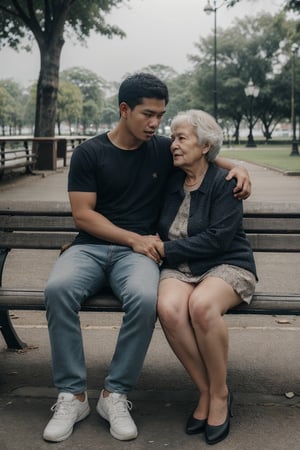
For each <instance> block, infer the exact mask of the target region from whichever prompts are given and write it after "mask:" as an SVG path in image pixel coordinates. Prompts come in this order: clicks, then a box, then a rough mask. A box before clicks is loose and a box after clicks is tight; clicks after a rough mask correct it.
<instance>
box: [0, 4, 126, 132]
mask: <svg viewBox="0 0 300 450" xmlns="http://www.w3.org/2000/svg"><path fill="white" fill-rule="evenodd" d="M125 1H126V0H86V1H85V2H84V4H83V2H80V1H79V0H31V1H28V0H14V1H13V2H10V1H2V0H1V1H0V48H1V47H3V46H6V45H7V46H10V47H12V48H14V49H18V48H20V47H21V46H22V43H23V41H25V43H26V44H27V42H28V41H29V42H30V40H32V39H35V40H36V42H37V45H38V47H39V50H40V56H41V67H40V75H39V80H38V83H37V90H38V92H37V96H36V99H37V104H36V117H35V136H53V135H54V131H55V121H56V106H57V95H58V80H59V66H60V55H61V50H62V47H63V45H64V42H65V39H66V37H68V38H69V37H70V36H71V35H72V34H74V35H75V36H76V37H77V38H78V39H79V40H81V41H84V40H85V38H87V37H88V36H89V35H90V33H91V31H95V32H96V33H100V34H102V35H105V36H107V37H109V38H111V37H113V36H115V35H117V36H119V37H124V36H125V34H124V32H123V31H122V30H120V29H119V28H118V27H116V26H112V25H109V24H107V23H106V21H105V15H106V14H107V13H109V12H110V10H111V9H112V8H113V7H116V6H118V5H120V4H122V3H124V2H125Z"/></svg>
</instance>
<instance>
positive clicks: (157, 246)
mask: <svg viewBox="0 0 300 450" xmlns="http://www.w3.org/2000/svg"><path fill="white" fill-rule="evenodd" d="M131 247H132V250H133V251H134V252H137V253H142V254H143V255H145V256H148V257H149V258H151V259H153V261H155V262H156V263H157V264H160V263H161V260H162V257H163V256H164V244H163V242H162V241H161V239H160V237H159V236H158V235H148V236H141V235H138V236H137V237H136V239H135V241H134V243H133V244H132V246H131Z"/></svg>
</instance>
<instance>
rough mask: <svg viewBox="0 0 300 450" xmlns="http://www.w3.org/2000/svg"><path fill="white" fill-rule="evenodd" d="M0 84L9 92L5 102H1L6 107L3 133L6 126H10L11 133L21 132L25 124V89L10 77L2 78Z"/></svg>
mask: <svg viewBox="0 0 300 450" xmlns="http://www.w3.org/2000/svg"><path fill="white" fill-rule="evenodd" d="M0 86H2V87H3V88H4V89H5V91H6V92H7V94H8V96H6V100H5V102H4V103H2V102H1V105H2V107H3V109H4V110H3V111H2V113H1V122H2V133H4V131H5V127H8V128H9V134H17V132H19V133H20V132H21V128H22V125H23V116H24V103H25V102H24V99H25V95H24V93H23V89H22V87H21V86H20V85H19V84H18V83H16V82H15V81H13V80H10V79H5V80H0ZM2 98H3V97H2ZM3 121H4V122H3Z"/></svg>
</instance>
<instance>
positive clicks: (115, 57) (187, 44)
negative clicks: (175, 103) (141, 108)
mask: <svg viewBox="0 0 300 450" xmlns="http://www.w3.org/2000/svg"><path fill="white" fill-rule="evenodd" d="M222 3H223V2H222V0H217V7H219V9H218V11H217V26H218V27H220V28H223V29H225V28H228V27H231V26H232V25H233V24H234V21H235V19H236V18H237V17H240V18H242V17H245V16H247V15H254V16H255V15H257V14H259V13H261V12H263V11H265V12H269V13H271V14H274V13H276V12H277V11H278V9H279V7H280V6H281V5H282V4H283V0H252V1H250V0H241V1H240V3H239V4H237V5H236V6H234V7H233V8H229V9H228V8H226V6H222ZM206 4H207V0H130V2H129V7H126V6H124V5H123V6H122V7H121V8H118V9H114V10H113V11H112V12H111V14H109V15H108V16H106V17H107V23H110V24H113V25H118V26H119V27H120V28H121V29H122V30H123V31H125V33H126V35H127V37H126V38H124V39H122V40H121V39H119V38H118V37H115V38H113V39H107V38H106V37H104V36H100V35H93V36H91V38H90V39H89V40H88V42H87V44H86V46H85V47H84V46H81V45H80V44H79V43H76V44H75V43H73V44H72V43H70V42H66V43H65V45H64V47H63V50H62V55H61V66H60V69H61V70H64V69H68V68H70V67H75V66H82V67H85V68H86V69H89V70H92V71H93V72H95V73H96V74H98V75H100V76H101V77H103V78H104V79H106V80H108V81H117V82H119V81H120V80H121V79H122V77H123V76H124V75H125V74H126V73H132V72H134V71H137V70H140V69H141V68H143V67H146V66H148V65H150V64H164V65H167V66H171V67H172V68H173V69H175V70H176V71H177V72H178V73H183V72H184V71H186V70H188V69H190V68H191V67H192V65H191V63H190V62H189V61H188V59H187V55H188V54H195V53H196V48H195V43H196V42H198V41H199V38H200V37H201V36H207V35H209V34H211V33H212V32H213V20H214V19H213V14H211V15H210V16H208V15H207V14H206V13H205V12H204V11H203V8H204V6H205V5H206ZM39 65H40V63H39V52H38V50H37V48H36V47H34V48H33V51H32V52H31V53H27V52H16V51H13V50H10V49H3V50H1V51H0V78H1V79H3V78H13V79H14V80H15V81H17V82H20V83H22V84H23V85H24V86H26V87H27V86H29V85H30V84H31V83H32V82H34V81H35V80H36V79H37V77H38V72H39Z"/></svg>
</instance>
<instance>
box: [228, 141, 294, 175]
mask: <svg viewBox="0 0 300 450" xmlns="http://www.w3.org/2000/svg"><path fill="white" fill-rule="evenodd" d="M291 150H292V145H289V146H280V145H278V146H274V145H269V146H268V145H267V144H266V145H263V146H262V145H261V146H257V147H255V148H247V147H242V146H237V147H233V148H227V147H226V146H223V147H222V150H221V153H220V156H224V157H226V158H230V159H236V160H240V161H247V162H253V163H256V164H259V165H262V166H265V167H273V168H276V169H281V170H284V171H287V172H294V171H295V172H298V171H300V155H299V156H290V154H291ZM299 154H300V146H299Z"/></svg>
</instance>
